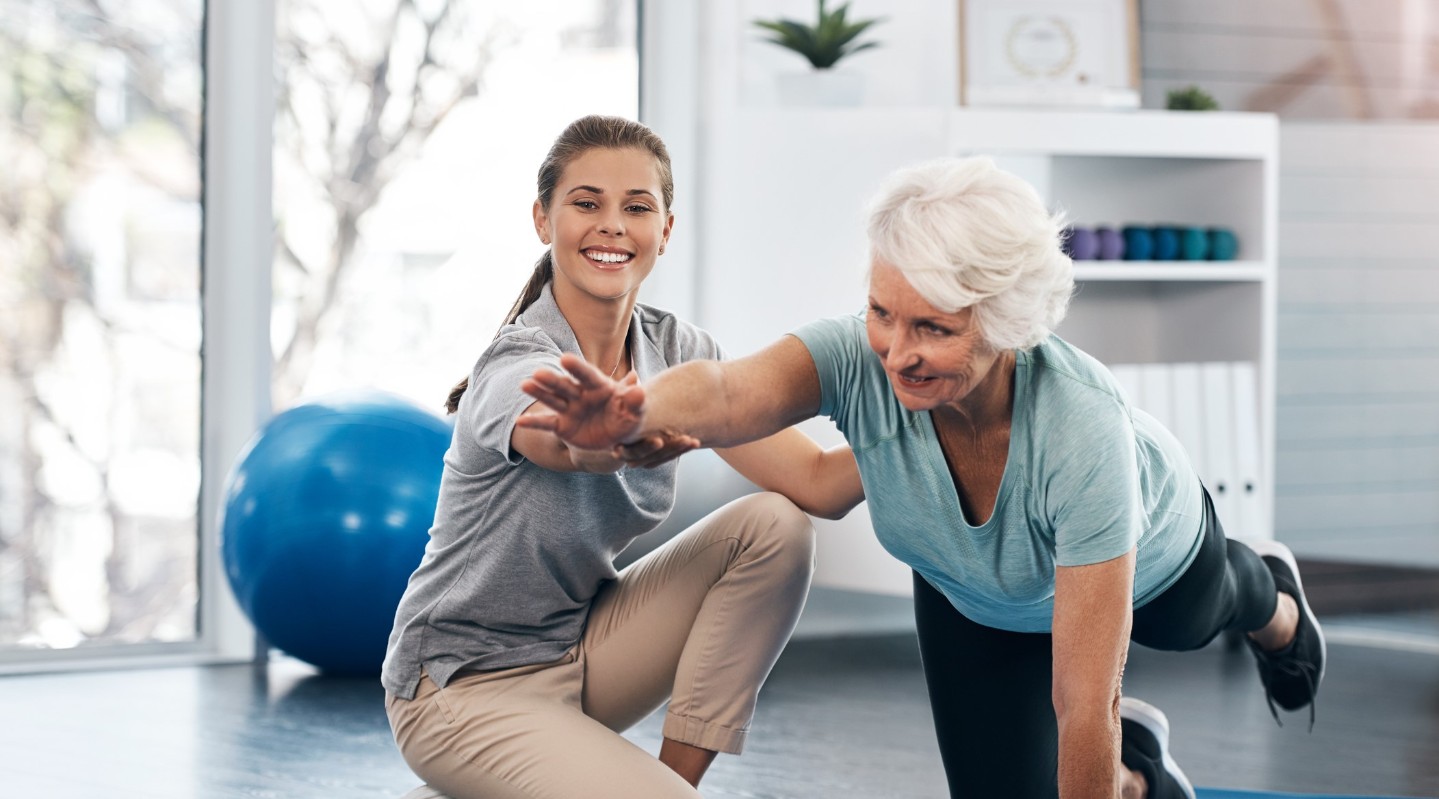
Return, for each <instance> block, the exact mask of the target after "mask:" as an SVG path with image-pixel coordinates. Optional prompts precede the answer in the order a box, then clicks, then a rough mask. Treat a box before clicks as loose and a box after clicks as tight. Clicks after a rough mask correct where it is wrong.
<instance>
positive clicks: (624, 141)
mask: <svg viewBox="0 0 1439 799" xmlns="http://www.w3.org/2000/svg"><path fill="white" fill-rule="evenodd" d="M630 148H634V149H639V150H645V151H647V152H649V153H650V154H651V155H653V156H654V157H655V166H656V167H658V168H659V173H660V191H661V192H662V193H663V194H664V203H665V210H666V211H668V210H669V208H670V207H671V206H672V205H673V203H674V199H675V178H674V171H673V170H672V169H671V167H670V154H669V150H668V149H666V148H665V143H664V140H662V139H661V138H660V137H659V135H658V134H656V133H655V132H654V131H653V130H650V129H649V128H648V127H647V126H645V125H642V124H640V123H639V122H635V121H633V120H630V119H625V118H623V117H610V116H599V115H591V116H587V117H581V118H579V119H577V120H575V121H574V122H571V123H570V124H569V126H568V127H566V128H565V129H564V132H562V133H560V135H559V137H558V138H556V139H555V143H554V144H552V145H550V152H549V154H548V155H546V156H545V160H544V162H543V163H541V164H540V173H539V178H538V181H537V183H538V189H539V194H538V199H539V202H540V204H541V205H542V206H544V207H545V208H549V207H550V201H551V200H552V199H553V198H554V194H555V186H557V185H558V184H559V182H560V176H561V175H563V174H564V172H565V169H566V168H567V167H569V165H570V163H571V162H573V161H574V160H575V159H576V158H579V157H580V156H582V155H584V154H585V153H587V152H589V151H591V150H625V149H630ZM554 274H555V264H554V259H553V257H552V255H551V253H550V251H549V250H545V254H544V255H541V256H540V259H539V260H538V261H536V262H535V271H534V272H533V273H532V274H531V275H530V280H529V282H528V283H526V284H525V288H524V291H521V292H520V296H519V297H518V298H517V299H516V300H515V304H514V305H512V306H510V313H509V315H508V316H506V317H505V324H504V325H501V326H500V330H504V329H505V325H510V324H513V323H514V321H515V320H516V319H518V318H519V316H520V314H522V313H524V312H525V309H526V308H529V307H530V306H531V305H533V304H534V302H535V300H537V299H539V297H540V292H542V291H543V290H544V288H545V284H546V283H548V282H550V279H551V278H553V277H554ZM499 337H500V334H499V331H496V332H495V338H499ZM469 387H470V378H469V377H468V376H466V377H465V379H463V380H461V381H460V382H459V383H458V384H456V385H455V387H454V388H452V389H450V396H449V397H448V398H447V399H446V400H445V410H446V411H448V412H450V413H454V412H455V411H456V410H458V409H459V407H460V397H462V396H464V393H465V391H466V390H467V389H469Z"/></svg>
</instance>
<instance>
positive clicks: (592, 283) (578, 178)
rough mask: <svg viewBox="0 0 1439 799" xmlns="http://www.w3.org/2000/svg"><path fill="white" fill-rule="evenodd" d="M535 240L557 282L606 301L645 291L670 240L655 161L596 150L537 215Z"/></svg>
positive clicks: (635, 152)
mask: <svg viewBox="0 0 1439 799" xmlns="http://www.w3.org/2000/svg"><path fill="white" fill-rule="evenodd" d="M534 219H535V232H536V233H538V234H539V237H540V241H542V242H544V243H545V244H548V245H550V247H551V252H552V253H553V254H554V264H555V280H556V281H564V282H566V283H569V284H571V285H572V286H573V287H574V288H578V289H580V290H581V291H583V292H584V293H586V294H589V295H591V296H593V297H597V298H600V299H619V298H621V297H624V296H625V295H627V294H631V293H633V292H634V291H636V290H637V289H639V287H640V284H641V283H643V282H644V279H645V278H646V277H648V276H649V273H650V272H651V271H652V270H653V269H654V266H655V259H656V258H657V257H659V254H660V252H662V251H663V248H664V245H665V242H666V241H668V240H669V235H670V228H671V227H672V226H673V225H674V216H673V215H672V214H670V212H669V209H668V208H666V207H665V205H664V194H663V193H662V189H661V187H660V176H659V168H658V165H657V164H656V162H655V157H654V156H653V155H651V154H650V153H648V152H646V151H644V150H639V149H629V148H626V149H618V150H616V149H596V150H590V151H589V152H586V153H584V154H583V155H580V156H579V157H577V158H575V159H574V160H573V161H571V162H570V164H569V166H567V167H565V171H564V174H562V175H561V176H560V180H559V183H558V184H557V185H556V186H555V192H554V195H553V197H551V199H550V207H549V208H544V207H542V206H541V205H540V203H539V201H536V202H535V207H534Z"/></svg>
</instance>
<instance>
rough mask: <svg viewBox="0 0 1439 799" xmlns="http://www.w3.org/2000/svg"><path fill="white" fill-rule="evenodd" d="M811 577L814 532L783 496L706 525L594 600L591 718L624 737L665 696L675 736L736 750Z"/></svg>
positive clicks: (586, 647) (752, 499)
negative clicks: (626, 730) (619, 732)
mask: <svg viewBox="0 0 1439 799" xmlns="http://www.w3.org/2000/svg"><path fill="white" fill-rule="evenodd" d="M813 571H814V528H813V525H812V523H811V522H810V519H809V517H808V516H806V515H805V514H804V513H803V512H802V511H800V510H799V509H798V508H796V507H795V506H794V504H793V503H791V502H790V501H789V500H787V499H785V498H784V497H782V496H780V495H778V494H769V493H764V494H752V495H750V496H747V497H742V498H740V499H738V500H735V501H734V502H731V503H730V504H728V505H726V506H724V507H723V508H720V509H719V510H717V511H715V512H714V513H712V514H710V515H709V516H707V517H705V518H704V519H702V520H700V521H699V522H697V523H696V524H695V525H694V526H692V527H690V528H689V529H688V530H686V531H684V532H683V533H681V534H680V535H678V536H676V537H675V538H674V539H672V540H671V541H670V542H669V543H667V544H665V545H664V546H663V547H661V548H659V549H657V550H655V551H654V552H651V553H650V554H649V555H647V556H645V557H644V558H643V559H641V560H640V561H638V562H636V563H634V564H633V565H631V566H630V567H629V568H627V569H626V570H625V571H624V572H623V573H622V574H621V575H620V579H619V580H617V581H616V582H614V583H612V584H610V585H609V586H606V587H605V589H604V590H603V591H601V593H600V595H599V597H597V598H596V600H595V603H594V607H593V608H592V609H591V611H590V618H589V623H588V625H587V627H586V629H585V635H584V639H583V641H582V643H581V647H580V653H581V658H582V660H583V661H584V665H585V682H584V709H585V712H586V713H587V714H589V715H590V716H591V717H593V718H594V719H596V720H597V721H599V722H601V723H603V724H605V725H606V726H608V727H610V728H612V729H615V730H622V729H625V728H627V727H629V726H631V725H633V724H634V723H635V722H637V721H639V720H641V719H643V718H644V717H645V716H647V715H649V714H650V713H651V712H652V711H653V710H654V709H655V708H657V707H659V706H660V704H662V703H663V702H664V701H665V699H666V698H668V699H669V711H668V714H667V715H666V717H665V723H664V736H665V738H666V739H668V740H669V741H672V742H676V743H678V744H684V745H688V746H689V747H696V748H698V749H702V750H708V751H711V752H728V753H734V754H738V753H739V752H740V750H741V749H742V748H743V746H744V740H745V735H746V733H747V731H748V730H749V724H750V720H751V718H752V717H753V715H754V708H755V700H756V698H757V696H758V694H759V689H760V686H761V685H762V684H763V683H764V680H765V678H766V677H767V676H768V675H769V672H770V669H771V667H773V666H774V663H775V660H776V659H777V658H778V657H779V653H780V651H781V650H782V649H783V648H784V645H785V642H786V641H788V640H789V636H790V633H791V632H793V630H794V625H795V622H796V621H797V620H798V619H799V613H800V610H801V609H802V608H803V606H804V599H805V595H806V594H807V592H808V591H809V581H810V577H811V575H812V573H813ZM669 748H670V749H671V750H674V751H681V752H682V751H684V750H685V747H674V746H671V747H669ZM691 754H692V753H691ZM706 765H707V764H706ZM701 770H702V769H701Z"/></svg>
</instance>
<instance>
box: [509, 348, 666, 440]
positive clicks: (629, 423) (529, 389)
mask: <svg viewBox="0 0 1439 799" xmlns="http://www.w3.org/2000/svg"><path fill="white" fill-rule="evenodd" d="M560 366H561V367H563V368H564V370H565V374H561V373H559V372H555V371H552V370H549V369H540V370H538V371H536V372H535V373H534V375H533V376H532V377H531V378H530V379H528V380H526V381H524V382H523V383H521V384H520V389H521V390H523V391H524V392H525V393H526V394H529V395H530V396H531V397H534V398H535V400H537V401H538V402H539V403H540V404H542V405H544V406H545V407H547V408H549V409H550V412H549V413H530V414H525V415H523V416H521V417H520V418H519V419H517V420H516V422H515V423H516V424H517V425H518V426H520V427H526V428H530V429H533V430H548V431H550V432H552V433H554V434H555V435H557V436H559V437H560V440H562V441H564V442H565V443H566V444H569V445H570V446H574V447H578V448H579V449H587V450H604V449H610V448H611V447H615V446H617V445H619V444H622V443H625V442H627V441H630V440H631V439H633V438H634V437H635V436H636V434H638V433H639V431H640V426H641V424H642V423H643V422H644V408H645V392H644V389H643V388H641V387H640V385H639V379H638V378H637V377H636V376H635V374H634V373H633V372H631V373H629V374H627V375H625V377H624V379H623V380H611V379H610V378H609V377H608V376H607V375H605V374H604V373H603V372H601V371H600V370H598V369H596V368H594V367H593V366H591V365H590V364H589V363H588V362H586V361H585V360H584V359H583V358H581V357H579V356H577V355H572V354H565V355H563V356H561V357H560ZM675 454H676V455H678V454H679V453H675ZM670 457H674V456H673V455H672V456H670ZM625 460H628V458H625Z"/></svg>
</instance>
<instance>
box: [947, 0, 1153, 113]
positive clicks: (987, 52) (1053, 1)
mask: <svg viewBox="0 0 1439 799" xmlns="http://www.w3.org/2000/svg"><path fill="white" fill-rule="evenodd" d="M959 102H960V105H973V106H996V105H1009V106H1071V107H1089V108H1138V107H1139V9H1138V0H959Z"/></svg>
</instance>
